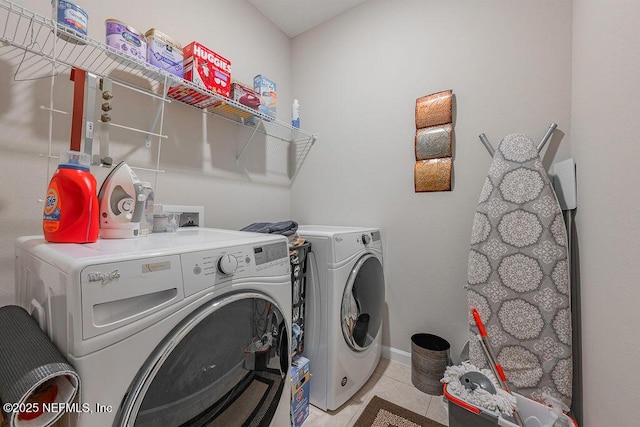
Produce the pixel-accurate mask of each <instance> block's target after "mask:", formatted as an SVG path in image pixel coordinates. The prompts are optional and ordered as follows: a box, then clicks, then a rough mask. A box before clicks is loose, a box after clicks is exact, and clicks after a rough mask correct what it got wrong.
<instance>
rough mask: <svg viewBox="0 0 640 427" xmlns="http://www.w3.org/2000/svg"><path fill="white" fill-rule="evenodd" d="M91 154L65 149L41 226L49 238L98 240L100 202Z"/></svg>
mask: <svg viewBox="0 0 640 427" xmlns="http://www.w3.org/2000/svg"><path fill="white" fill-rule="evenodd" d="M90 164H91V156H89V155H88V154H85V153H80V152H77V151H70V150H69V151H65V152H63V153H62V154H61V155H60V164H59V165H58V169H57V170H56V171H55V173H54V174H53V176H52V177H51V181H50V182H49V189H48V190H47V196H46V198H45V202H44V215H43V217H42V230H43V231H44V238H45V240H46V241H47V242H54V243H92V242H95V241H96V240H98V233H99V231H100V230H99V227H100V222H99V220H100V218H99V212H100V206H99V205H98V196H97V193H96V187H97V184H96V179H95V177H94V176H93V175H92V174H91V171H90V170H89V165H90Z"/></svg>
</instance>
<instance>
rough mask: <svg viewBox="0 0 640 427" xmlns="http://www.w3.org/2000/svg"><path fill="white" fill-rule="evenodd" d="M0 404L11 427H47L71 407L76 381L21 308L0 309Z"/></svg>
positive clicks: (47, 338) (62, 357)
mask: <svg viewBox="0 0 640 427" xmlns="http://www.w3.org/2000/svg"><path fill="white" fill-rule="evenodd" d="M0 331H1V334H2V339H0V400H2V404H3V406H2V408H3V410H4V412H5V413H6V414H7V417H8V418H9V422H10V425H11V426H16V427H24V426H35V425H37V426H43V427H45V426H50V425H52V424H53V423H54V422H55V421H57V420H58V418H60V417H61V416H62V415H63V414H64V413H65V410H66V409H67V408H70V407H72V404H71V403H72V402H73V399H74V398H75V396H76V394H77V391H78V388H79V386H80V377H79V375H78V373H77V372H76V371H75V369H74V368H73V366H71V365H70V364H69V363H68V362H67V360H66V359H65V357H64V356H63V355H62V354H61V353H60V352H59V351H58V349H57V348H56V347H55V345H54V344H53V343H52V342H51V341H50V340H49V337H47V335H46V334H45V333H44V332H43V331H42V330H41V329H40V327H39V326H38V324H37V323H36V321H35V320H34V319H33V318H32V317H31V316H30V315H29V313H27V311H26V310H24V309H23V308H22V307H18V306H15V305H9V306H5V307H0Z"/></svg>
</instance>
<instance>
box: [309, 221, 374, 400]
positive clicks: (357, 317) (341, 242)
mask: <svg viewBox="0 0 640 427" xmlns="http://www.w3.org/2000/svg"><path fill="white" fill-rule="evenodd" d="M298 234H299V235H300V236H301V237H304V238H305V239H306V240H307V241H309V242H311V252H310V254H309V259H310V262H311V265H310V268H311V276H310V280H309V281H308V284H307V291H306V297H307V303H306V304H307V307H306V320H305V333H306V338H305V340H306V341H305V352H304V355H305V357H307V358H309V360H310V370H311V374H312V377H311V382H310V388H311V392H310V401H311V404H313V405H314V406H317V407H318V408H320V409H323V410H335V409H337V408H338V407H340V406H341V405H342V404H343V403H345V402H346V401H347V400H349V398H351V397H352V396H353V395H354V394H355V393H356V392H357V391H358V390H359V389H360V388H361V387H362V386H363V385H364V384H365V383H366V382H367V380H368V379H369V378H370V377H371V374H372V373H373V371H374V370H375V368H376V365H377V364H378V362H379V360H380V353H381V349H382V346H381V334H382V315H383V309H384V294H385V282H384V270H383V264H382V240H381V237H380V231H379V230H378V229H375V228H359V227H332V226H300V227H299V228H298Z"/></svg>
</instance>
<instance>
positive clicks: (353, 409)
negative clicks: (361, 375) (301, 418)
mask: <svg viewBox="0 0 640 427" xmlns="http://www.w3.org/2000/svg"><path fill="white" fill-rule="evenodd" d="M374 395H377V396H379V397H381V398H383V399H385V400H388V401H389V402H392V403H395V404H396V405H399V406H402V407H403V408H407V409H409V410H411V411H413V412H416V413H418V414H420V415H425V416H427V417H429V418H431V419H432V420H434V421H438V422H439V423H442V424H444V425H448V424H449V423H448V414H447V407H446V404H445V403H444V401H443V400H442V396H430V395H428V394H425V393H423V392H421V391H420V390H418V389H417V388H415V387H414V386H413V384H411V367H410V366H406V365H403V364H402V363H398V362H394V361H391V360H389V359H385V358H382V359H380V363H378V366H377V367H376V370H375V372H374V373H373V375H372V376H371V378H370V379H369V381H367V383H366V384H365V385H364V386H363V387H362V389H360V391H358V392H357V393H356V394H355V395H354V396H353V397H352V398H351V399H350V400H349V401H347V402H346V403H345V404H344V405H342V406H341V407H340V408H338V409H337V410H335V411H328V412H324V411H322V410H320V409H318V408H316V407H315V406H310V407H309V418H307V420H306V421H305V422H304V426H303V427H316V426H336V427H343V426H344V427H349V426H353V424H354V423H355V422H356V420H357V419H358V417H359V416H360V414H361V413H362V411H364V408H365V407H366V406H367V404H368V403H369V401H370V400H371V398H372V397H373V396H374Z"/></svg>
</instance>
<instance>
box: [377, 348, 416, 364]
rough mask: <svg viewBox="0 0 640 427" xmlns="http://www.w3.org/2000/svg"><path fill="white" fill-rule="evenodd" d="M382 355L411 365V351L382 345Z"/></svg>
mask: <svg viewBox="0 0 640 427" xmlns="http://www.w3.org/2000/svg"><path fill="white" fill-rule="evenodd" d="M382 357H384V358H385V359H389V360H393V361H394V362H398V363H402V364H403V365H407V366H411V353H408V352H406V351H403V350H398V349H397V348H393V347H389V346H388V345H383V346H382Z"/></svg>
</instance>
